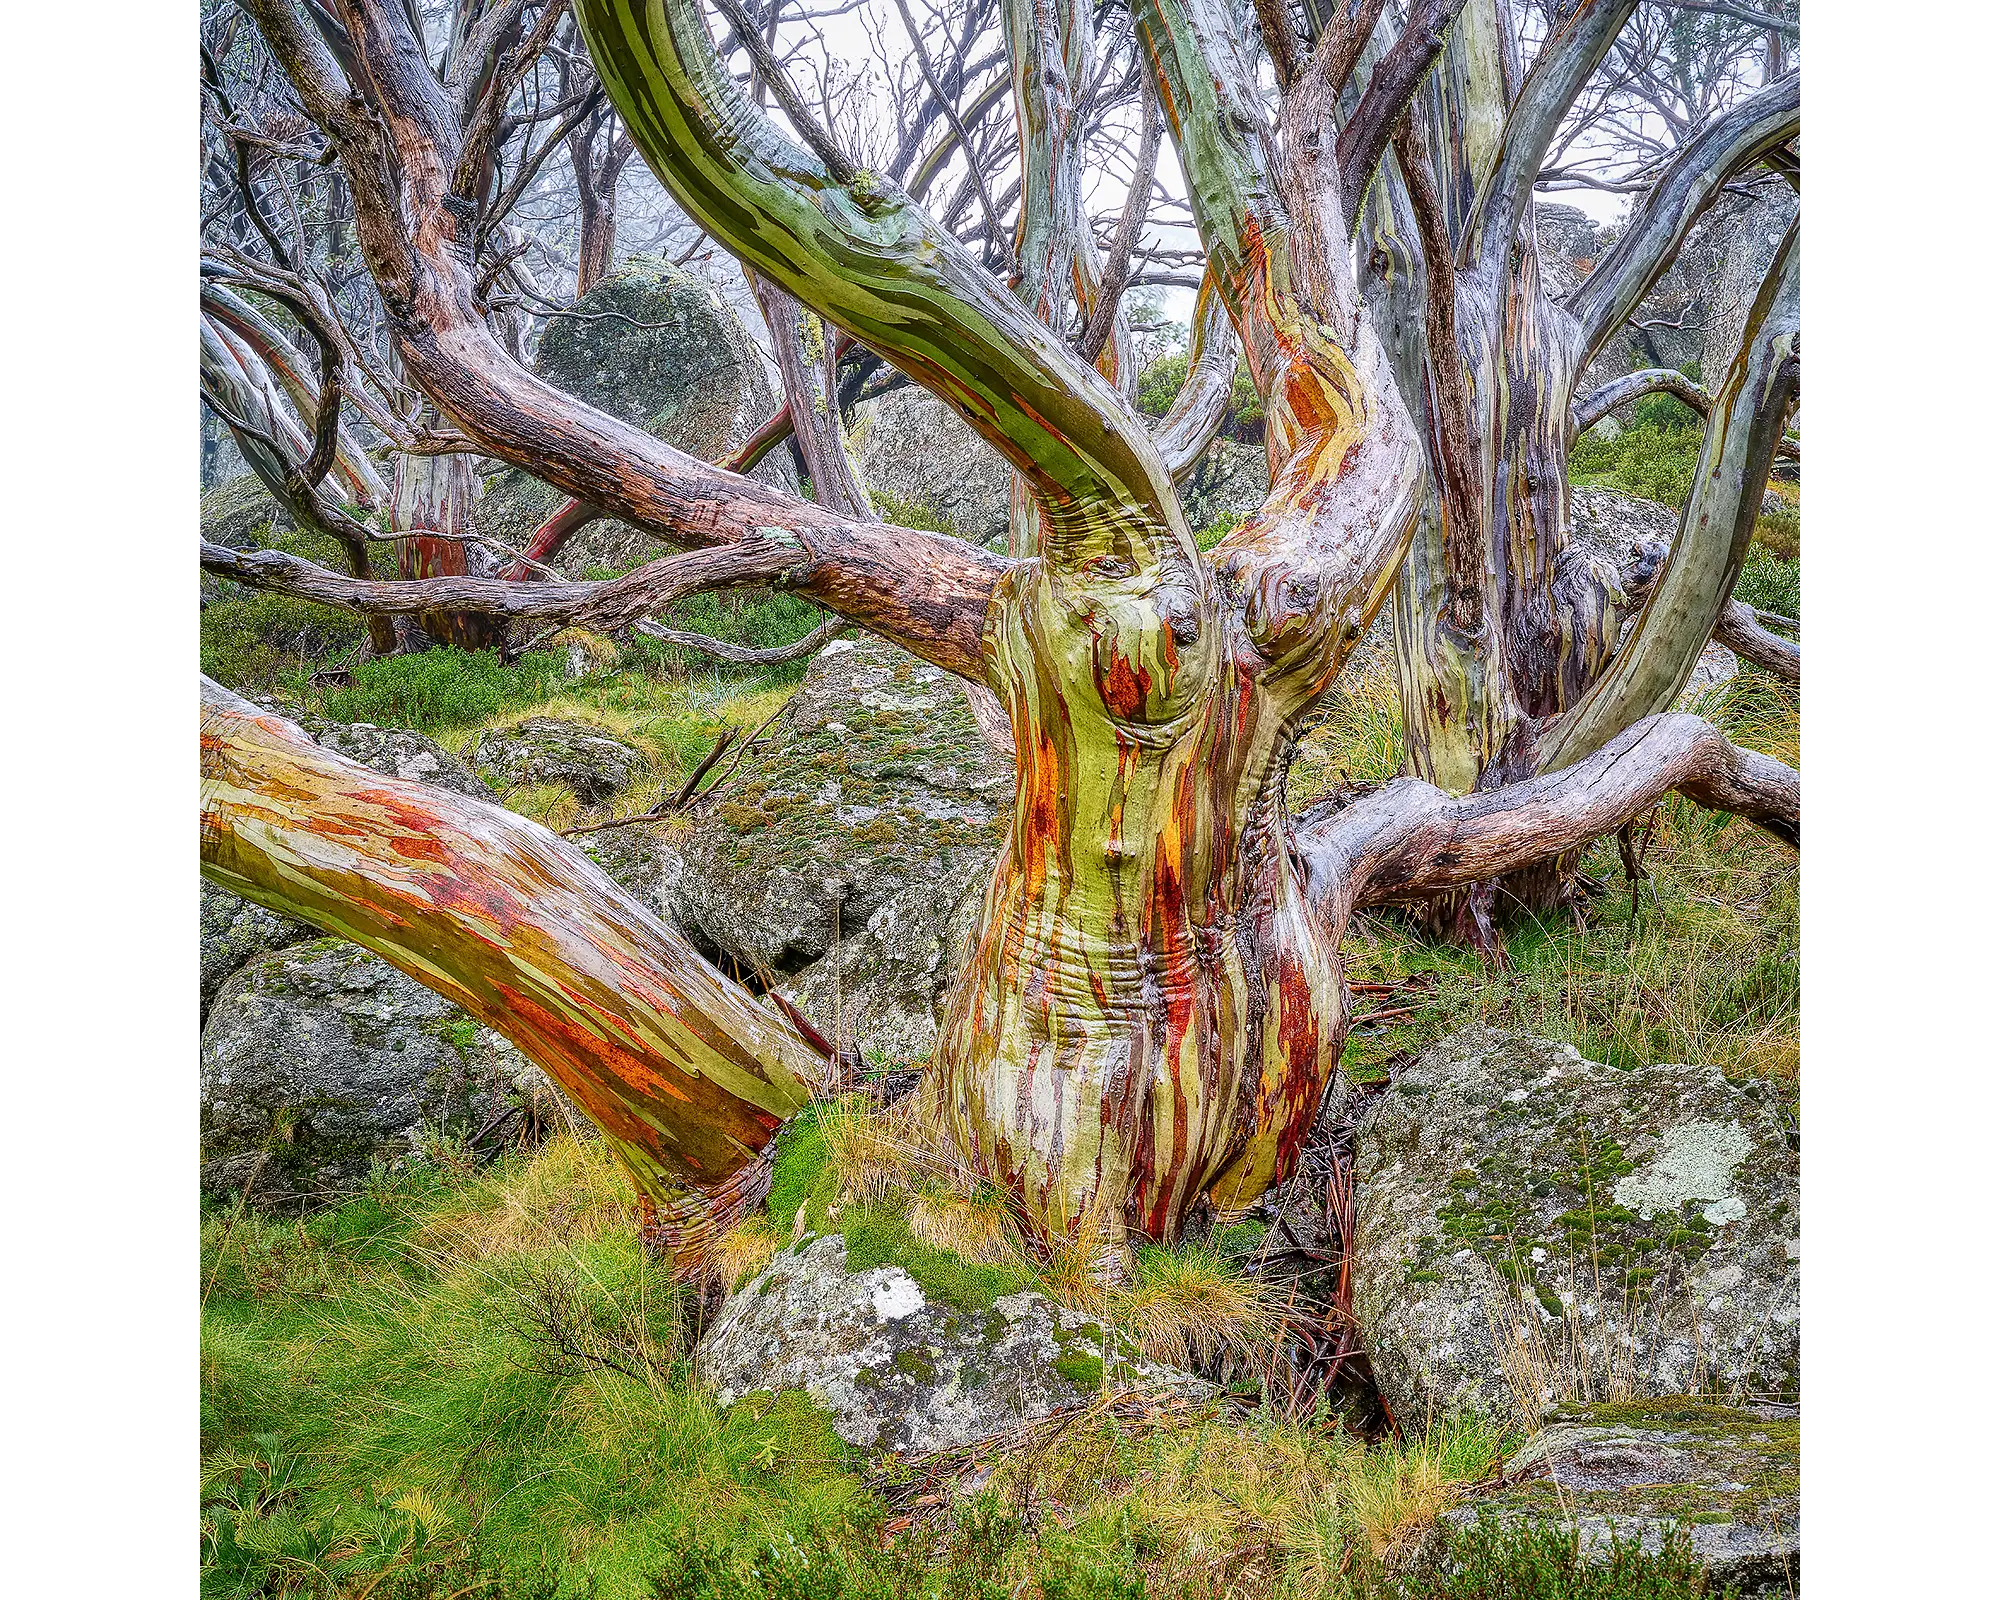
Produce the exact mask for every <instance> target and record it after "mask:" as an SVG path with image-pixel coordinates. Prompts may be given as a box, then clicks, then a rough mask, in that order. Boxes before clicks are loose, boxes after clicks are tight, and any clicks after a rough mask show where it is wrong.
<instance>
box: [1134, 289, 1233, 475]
mask: <svg viewBox="0 0 2000 1600" xmlns="http://www.w3.org/2000/svg"><path fill="white" fill-rule="evenodd" d="M1192 322H1193V331H1192V333H1191V335H1190V337H1189V340H1188V370H1187V377H1186V378H1185V379H1184V380H1183V381H1182V383H1181V387H1180V393H1178V394H1177V395H1175V396H1174V403H1173V404H1172V405H1170V406H1169V407H1167V414H1166V415H1165V416H1164V417H1162V418H1160V420H1159V422H1158V423H1156V424H1155V425H1154V428H1153V443H1154V445H1155V446H1156V447H1157V448H1158V449H1159V452H1160V458H1161V459H1162V460H1163V461H1165V462H1166V464H1167V470H1168V471H1169V472H1171V473H1172V474H1173V475H1174V481H1175V482H1176V483H1178V482H1179V481H1180V480H1181V479H1183V478H1185V477H1186V476H1187V475H1188V474H1189V473H1190V472H1192V471H1194V468H1195V463H1196V462H1198V461H1200V460H1201V457H1202V452H1203V451H1205V450H1206V449H1207V448H1208V446H1209V443H1210V441H1212V440H1213V439H1214V438H1215V436H1216V435H1217V434H1218V433H1220V432H1221V431H1222V425H1223V424H1224V423H1225V422H1227V421H1228V420H1229V411H1230V405H1231V402H1232V401H1233V399H1234V397H1235V393H1236V329H1235V328H1234V327H1233V326H1232V325H1231V324H1230V321H1229V307H1228V306H1227V305H1226V304H1224V302H1223V299H1222V295H1221V294H1220V293H1219V292H1218V291H1217V289H1216V287H1215V278H1214V275H1213V274H1207V273H1205V274H1203V276H1202V280H1201V289H1200V290H1199V292H1198V293H1197V294H1196V295H1195V301H1194V316H1193V318H1192Z"/></svg>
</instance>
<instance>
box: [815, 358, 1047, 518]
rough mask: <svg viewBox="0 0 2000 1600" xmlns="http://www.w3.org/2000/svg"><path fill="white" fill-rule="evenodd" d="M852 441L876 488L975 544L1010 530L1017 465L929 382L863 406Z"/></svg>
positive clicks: (857, 410) (866, 478)
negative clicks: (1009, 502)
mask: <svg viewBox="0 0 2000 1600" xmlns="http://www.w3.org/2000/svg"><path fill="white" fill-rule="evenodd" d="M848 448H849V449H850V450H852V451H853V452H854V456H855V459H856V461H857V463H858V464H859V466H860V468H861V471H862V474H863V477H864V481H865V482H866V483H867V484H868V485H869V487H870V488H872V489H876V490H879V491H880V492H881V493H883V494H885V495H887V496H889V497H890V498H891V499H892V500H899V501H901V502H903V503H904V504H905V505H911V506H916V507H918V508H920V509H921V510H923V511H926V512H928V513H929V514H930V515H931V516H933V517H936V518H938V519H939V520H940V521H942V522H946V523H948V524H950V525H951V527H952V528H953V529H955V530H956V531H957V532H958V534H959V535H960V536H961V537H962V538H966V539H970V540H972V541H973V542H974V543H975V544H985V543H986V542H987V541H988V540H991V539H1004V538H1005V537H1006V534H1007V497H1008V494H1009V493H1010V491H1011V486H1012V484H1013V469H1012V468H1010V467H1009V466H1008V465H1007V463H1006V461H1005V460H1003V459H1002V458H1001V456H1000V454H999V453H998V452H997V451H995V450H994V449H993V448H992V447H991V446H990V445H988V444H987V443H986V442H985V441H984V440H983V439H981V438H980V437H979V436H978V435H977V434H976V433H974V432H973V431H972V429H971V428H969V427H968V426H966V424H965V422H964V421H963V420H962V419H961V418H960V417H959V416H958V414H957V413H956V412H954V411H953V410H952V409H951V408H950V407H949V406H947V405H946V404H945V403H944V402H943V401H942V400H939V399H938V398H937V397H936V396H934V395H932V394H931V393H929V392H928V391H927V390H924V389H919V388H917V387H916V386H915V385H914V384H910V385H907V386H905V387H904V388H901V389H896V390H892V391H891V392H890V393H888V394H885V395H883V396H881V397H880V398H879V399H875V400H870V401H868V402H867V403H866V404H864V405H860V406H857V407H856V408H855V416H854V425H853V427H852V428H851V429H850V430H849V435H848Z"/></svg>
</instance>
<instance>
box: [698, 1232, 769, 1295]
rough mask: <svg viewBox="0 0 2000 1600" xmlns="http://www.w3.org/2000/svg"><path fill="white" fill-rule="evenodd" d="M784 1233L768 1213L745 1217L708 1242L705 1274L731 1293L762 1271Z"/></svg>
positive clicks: (726, 1291)
mask: <svg viewBox="0 0 2000 1600" xmlns="http://www.w3.org/2000/svg"><path fill="white" fill-rule="evenodd" d="M787 1237H788V1236H787V1234H786V1233H785V1232H784V1231H782V1230H781V1229H780V1228H779V1226H778V1224H777V1222H776V1221H775V1220H773V1219H772V1218H770V1217H767V1216H763V1215H761V1214H760V1215H757V1216H750V1217H745V1218H744V1219H743V1220H742V1221H741V1222H739V1223H737V1224H736V1226H735V1227H733V1228H731V1229H729V1230H728V1231H727V1232H726V1233H724V1234H723V1235H722V1236H721V1237H720V1238H718V1239H716V1240H714V1241H712V1242H711V1243H710V1244H709V1246H708V1249H707V1251H706V1263H705V1264H706V1266H707V1269H708V1275H709V1276H710V1277H711V1278H712V1279H713V1280H714V1281H715V1282H716V1283H717V1284H719V1285H720V1286H721V1288H722V1290H723V1292H724V1293H725V1294H727V1293H731V1292H733V1291H735V1290H736V1289H738V1288H740V1287H741V1286H742V1285H743V1284H744V1282H745V1281H747V1280H748V1279H750V1278H752V1277H754V1276H755V1275H756V1274H758V1273H760V1272H762V1271H763V1270H764V1268H765V1267H766V1266H768V1265H769V1264H770V1261H771V1257H772V1256H774V1255H776V1254H777V1253H778V1250H779V1248H780V1247H781V1246H782V1245H784V1244H785V1243H786V1240H787Z"/></svg>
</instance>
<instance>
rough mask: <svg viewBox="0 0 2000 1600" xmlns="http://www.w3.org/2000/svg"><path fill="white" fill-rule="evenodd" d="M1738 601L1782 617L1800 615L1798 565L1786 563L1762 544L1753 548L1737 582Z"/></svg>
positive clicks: (1746, 558) (1791, 562)
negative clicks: (1773, 612)
mask: <svg viewBox="0 0 2000 1600" xmlns="http://www.w3.org/2000/svg"><path fill="white" fill-rule="evenodd" d="M1736 598H1737V599H1739V600H1741V601H1743V602H1744V603H1745V604H1746V605H1753V606H1757V607H1759V608H1760V609H1762V610H1765V611H1775V612H1777V613H1778V615H1779V616H1781V617H1793V618H1796V617H1797V616H1798V615H1799V564H1798V563H1797V562H1796V561H1783V560H1780V559H1779V558H1778V557H1777V556H1774V555H1773V554H1771V552H1770V551H1769V550H1767V549H1765V548H1764V546H1763V545H1761V544H1753V545H1751V546H1750V553H1749V555H1748V556H1746V557H1745V558H1744V562H1743V573H1742V576H1741V577H1739V578H1738V579H1737V580H1736Z"/></svg>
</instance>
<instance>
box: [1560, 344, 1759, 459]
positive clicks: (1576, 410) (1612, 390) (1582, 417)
mask: <svg viewBox="0 0 2000 1600" xmlns="http://www.w3.org/2000/svg"><path fill="white" fill-rule="evenodd" d="M1648 394H1670V395H1672V396H1673V397H1674V398H1675V399H1676V400H1678V401H1680V403H1681V404H1682V405H1684V406H1686V407H1687V408H1688V409H1689V410H1690V411H1693V412H1695V413H1696V414H1697V415H1699V416H1702V417H1706V416H1707V415H1708V413H1709V409H1710V408H1711V407H1712V406H1713V405H1714V404H1715V402H1714V399H1713V398H1712V397H1711V396H1710V394H1709V392H1708V391H1707V390H1706V389H1704V388H1703V387H1702V386H1701V385H1700V384H1698V383H1696V382H1695V381H1694V380H1693V379H1692V378H1690V377H1689V376H1688V375H1687V374H1686V373H1684V372H1676V371H1674V369H1673V368H1672V367H1641V368H1640V369H1639V370H1638V371H1637V372H1628V373H1626V374H1625V375H1624V376H1623V377H1622V378H1613V379H1612V380H1611V381H1610V382H1609V383H1607V384H1606V385H1605V386H1604V387H1603V388H1601V389H1599V390H1598V391H1597V392H1596V393H1595V394H1592V395H1590V396H1589V397H1588V398H1587V399H1583V400H1579V401H1577V402H1576V404H1575V405H1574V406H1572V407H1571V408H1570V418H1569V425H1570V432H1571V434H1572V435H1574V434H1579V433H1582V432H1583V431H1584V429H1586V428H1590V427H1594V426H1596V425H1597V424H1598V423H1600V422H1602V421H1603V420H1604V419H1605V418H1606V417H1608V416H1610V415H1611V413H1612V412H1614V411H1616V410H1617V409H1618V408H1619V407H1620V406H1622V405H1625V404H1627V403H1629V402H1630V401H1633V400H1637V399H1638V398H1639V397H1640V396H1641V395H1648ZM1776 454H1777V455H1778V456H1779V458H1780V459H1782V460H1786V461H1796V460H1798V459H1799V442H1798V440H1796V439H1786V438H1780V439H1779V440H1778V447H1777V451H1776Z"/></svg>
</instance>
